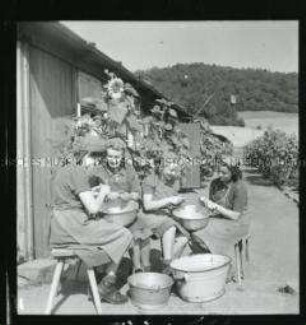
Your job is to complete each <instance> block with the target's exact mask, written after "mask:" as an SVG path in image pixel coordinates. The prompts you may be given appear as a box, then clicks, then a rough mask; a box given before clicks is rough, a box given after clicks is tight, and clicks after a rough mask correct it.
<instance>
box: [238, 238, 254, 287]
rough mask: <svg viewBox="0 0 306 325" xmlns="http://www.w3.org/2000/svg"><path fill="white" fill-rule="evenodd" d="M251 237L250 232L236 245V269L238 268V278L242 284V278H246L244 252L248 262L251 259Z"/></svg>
mask: <svg viewBox="0 0 306 325" xmlns="http://www.w3.org/2000/svg"><path fill="white" fill-rule="evenodd" d="M250 238H251V235H250V234H247V235H246V236H244V237H242V238H240V239H239V240H238V241H237V242H236V243H235V245H234V248H235V257H236V270H237V280H238V284H239V285H242V279H243V278H244V271H243V254H245V259H246V261H247V262H249V261H250V252H249V240H250Z"/></svg>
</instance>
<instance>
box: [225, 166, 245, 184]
mask: <svg viewBox="0 0 306 325" xmlns="http://www.w3.org/2000/svg"><path fill="white" fill-rule="evenodd" d="M228 169H229V171H230V172H231V181H232V182H234V183H235V182H237V181H238V180H239V179H242V171H241V169H240V167H239V166H238V165H229V166H228Z"/></svg>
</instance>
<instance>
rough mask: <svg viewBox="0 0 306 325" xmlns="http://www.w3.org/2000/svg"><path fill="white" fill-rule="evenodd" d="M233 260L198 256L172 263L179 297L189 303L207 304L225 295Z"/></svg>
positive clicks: (220, 256) (221, 256)
mask: <svg viewBox="0 0 306 325" xmlns="http://www.w3.org/2000/svg"><path fill="white" fill-rule="evenodd" d="M230 263H231V258H230V257H228V256H223V255H214V254H197V255H191V256H184V257H181V258H179V259H176V260H174V261H172V262H171V264H170V266H171V269H172V272H173V277H174V279H175V280H176V289H177V293H178V294H179V296H180V297H181V298H182V299H183V300H186V301H188V302H206V301H210V300H214V299H217V298H219V297H221V296H222V295H223V294H224V293H225V284H226V278H227V275H228V271H229V267H230Z"/></svg>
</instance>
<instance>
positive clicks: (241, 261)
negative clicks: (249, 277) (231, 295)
mask: <svg viewBox="0 0 306 325" xmlns="http://www.w3.org/2000/svg"><path fill="white" fill-rule="evenodd" d="M238 246H239V256H240V267H241V279H244V269H243V250H244V248H245V246H244V243H243V240H242V239H241V240H240V241H239V243H238Z"/></svg>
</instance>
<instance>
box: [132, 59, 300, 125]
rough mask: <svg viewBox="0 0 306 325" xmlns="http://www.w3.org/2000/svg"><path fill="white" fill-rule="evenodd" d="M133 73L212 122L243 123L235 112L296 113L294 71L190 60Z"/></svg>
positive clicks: (223, 123)
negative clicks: (278, 70)
mask: <svg viewBox="0 0 306 325" xmlns="http://www.w3.org/2000/svg"><path fill="white" fill-rule="evenodd" d="M136 74H137V75H139V76H140V78H142V79H144V80H146V81H147V82H149V83H150V84H152V85H153V86H154V87H155V88H157V89H158V90H160V91H161V92H163V93H164V94H165V95H166V96H168V98H169V99H170V100H172V101H174V102H177V103H179V104H181V105H182V106H184V107H186V110H187V111H188V113H190V114H192V115H197V114H198V116H203V117H206V118H207V119H208V120H209V122H210V123H211V124H215V125H241V126H243V125H244V121H243V120H242V119H239V118H238V114H237V111H261V110H265V111H267V110H268V111H277V112H290V113H297V112H298V76H297V73H280V72H269V71H266V70H260V69H236V68H230V67H221V66H217V65H207V64H203V63H192V64H176V65H174V66H171V67H167V68H152V69H149V70H146V71H137V72H136Z"/></svg>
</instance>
